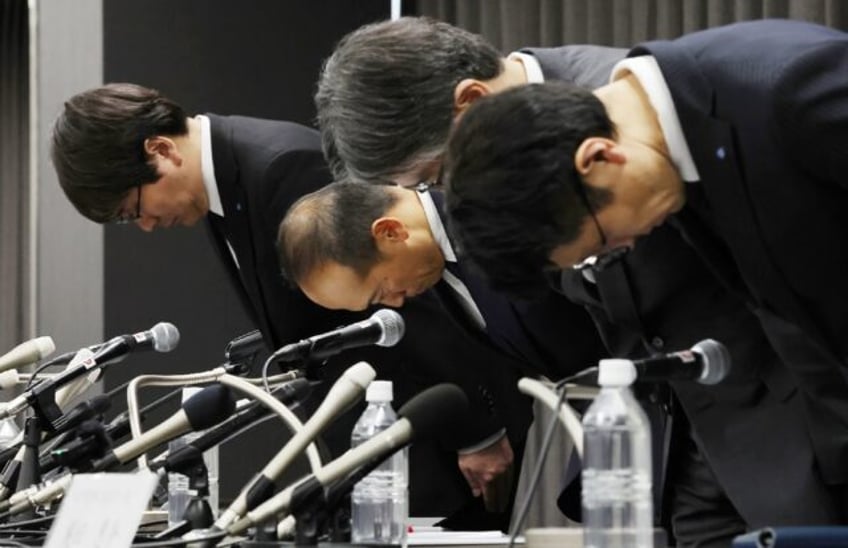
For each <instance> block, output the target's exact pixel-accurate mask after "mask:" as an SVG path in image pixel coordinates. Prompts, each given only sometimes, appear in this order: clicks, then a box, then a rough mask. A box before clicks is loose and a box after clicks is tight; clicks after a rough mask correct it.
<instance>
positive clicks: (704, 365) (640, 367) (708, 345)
mask: <svg viewBox="0 0 848 548" xmlns="http://www.w3.org/2000/svg"><path fill="white" fill-rule="evenodd" d="M730 365H731V360H730V352H728V351H727V348H726V347H725V346H724V345H723V344H721V343H720V342H718V341H715V340H713V339H705V340H703V341H701V342H699V343H698V344H696V345H695V346H693V347H692V348H691V349H689V350H682V351H680V352H672V353H671V354H666V355H664V356H655V357H651V358H645V359H642V360H635V361H634V362H633V366H634V367H635V368H636V378H637V380H640V381H649V382H650V381H670V380H694V381H697V382H698V383H700V384H707V385H712V384H718V383H719V382H721V381H722V380H723V379H724V377H726V376H727V373H728V372H729V371H730Z"/></svg>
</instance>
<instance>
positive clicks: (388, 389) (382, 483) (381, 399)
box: [350, 381, 409, 546]
mask: <svg viewBox="0 0 848 548" xmlns="http://www.w3.org/2000/svg"><path fill="white" fill-rule="evenodd" d="M365 398H366V400H367V401H368V407H367V408H366V409H365V412H364V413H362V416H361V417H360V418H359V420H358V421H357V422H356V426H354V428H353V435H352V436H351V442H350V445H351V447H356V446H357V445H359V444H361V443H362V442H364V441H365V440H367V439H369V438H371V437H372V436H374V435H375V434H377V433H378V432H381V431H383V430H385V429H386V428H388V427H389V426H391V425H392V423H394V422H395V421H396V420H397V415H396V414H395V411H394V409H392V405H391V402H392V383H391V382H390V381H374V382H372V383H371V384H370V385H369V386H368V391H367V392H366V395H365ZM408 478H409V453H408V450H407V449H405V448H404V449H401V450H400V451H398V452H396V453H394V454H393V455H392V456H391V457H390V458H388V459H386V461H385V462H383V463H382V464H381V465H380V466H378V467H377V468H375V469H374V471H372V472H371V473H370V474H368V475H367V476H365V477H364V478H363V479H362V480H361V481H360V482H359V483H357V484H356V485H355V486H354V488H353V495H352V497H351V537H352V538H351V541H352V542H353V543H354V544H391V545H402V546H406V528H407V522H408V521H409V494H408V489H407V487H408V484H409V479H408Z"/></svg>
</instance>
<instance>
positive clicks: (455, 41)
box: [315, 17, 503, 182]
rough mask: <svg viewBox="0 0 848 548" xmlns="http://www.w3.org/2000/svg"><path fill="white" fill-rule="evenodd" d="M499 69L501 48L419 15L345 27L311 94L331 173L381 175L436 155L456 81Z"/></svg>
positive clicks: (441, 146)
mask: <svg viewBox="0 0 848 548" xmlns="http://www.w3.org/2000/svg"><path fill="white" fill-rule="evenodd" d="M502 71H503V65H502V60H501V54H500V52H499V51H498V50H497V49H496V48H495V47H494V46H492V45H491V44H490V43H489V42H487V41H486V40H485V39H484V38H483V37H481V36H478V35H476V34H473V33H470V32H468V31H466V30H463V29H460V28H457V27H454V26H452V25H449V24H447V23H443V22H440V21H436V20H433V19H429V18H426V17H403V18H401V19H398V20H395V21H384V22H380V23H374V24H371V25H366V26H364V27H361V28H360V29H358V30H356V31H354V32H352V33H350V34H348V35H347V36H345V37H344V38H343V39H342V40H341V42H340V43H339V44H338V46H337V47H336V50H335V51H334V52H333V54H332V56H330V58H329V59H327V61H326V62H325V63H324V67H323V69H322V71H321V77H320V79H319V81H318V92H317V94H316V95H315V103H316V106H317V109H318V125H319V126H320V128H321V138H322V141H323V146H324V154H325V155H326V156H327V160H328V162H329V164H330V167H331V168H332V169H333V173H334V175H337V176H338V175H340V174H342V173H346V174H347V175H349V176H350V177H351V178H352V179H353V180H354V181H358V182H362V181H365V182H374V181H388V180H391V178H392V176H393V175H397V174H398V173H401V172H403V171H406V170H408V169H410V168H412V167H414V166H415V165H416V164H418V163H419V162H426V161H428V160H431V159H434V158H437V157H440V156H441V154H442V152H443V150H444V145H445V142H446V140H447V136H448V132H449V131H450V127H451V123H452V120H453V102H454V101H453V92H454V88H455V87H456V85H457V84H458V83H459V82H460V81H462V80H463V79H465V78H476V79H481V80H488V79H491V78H494V77H496V76H497V75H498V74H500V73H501V72H502Z"/></svg>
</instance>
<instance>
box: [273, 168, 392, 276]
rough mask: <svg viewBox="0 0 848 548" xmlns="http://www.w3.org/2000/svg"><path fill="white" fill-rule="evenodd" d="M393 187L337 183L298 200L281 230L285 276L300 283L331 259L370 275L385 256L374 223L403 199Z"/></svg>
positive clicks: (283, 222)
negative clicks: (380, 253) (382, 254)
mask: <svg viewBox="0 0 848 548" xmlns="http://www.w3.org/2000/svg"><path fill="white" fill-rule="evenodd" d="M390 189H391V186H389V185H364V184H362V183H352V182H349V181H343V182H335V183H331V184H329V185H327V186H325V187H324V188H322V189H320V190H316V191H315V192H312V193H311V194H307V195H306V196H303V197H301V198H300V199H299V200H298V201H296V202H295V203H294V205H292V206H291V207H290V208H289V210H288V212H287V213H286V216H285V217H284V218H283V221H282V222H281V223H280V229H279V231H278V233H277V251H278V255H279V259H280V266H281V268H282V272H283V276H284V277H285V278H286V279H287V280H288V281H289V282H291V283H293V284H295V285H296V284H299V283H300V282H302V281H303V279H304V278H305V277H306V276H308V275H309V274H310V273H312V272H313V271H315V269H316V268H320V267H321V266H322V265H324V264H326V263H327V262H328V261H334V262H337V263H339V264H341V265H343V266H348V267H350V268H352V269H353V270H354V271H355V272H356V273H357V274H359V275H360V276H363V277H364V276H366V275H367V274H368V272H369V271H370V270H371V268H372V267H373V266H374V265H375V264H376V263H377V261H378V259H379V257H380V256H379V250H378V249H377V244H376V242H375V241H374V237H373V236H372V234H371V223H373V222H374V221H375V220H376V219H378V218H380V217H381V216H382V215H384V214H385V213H386V211H388V210H389V209H390V208H391V207H392V206H393V205H394V204H395V203H397V201H398V196H397V194H395V193H394V192H391V190H390Z"/></svg>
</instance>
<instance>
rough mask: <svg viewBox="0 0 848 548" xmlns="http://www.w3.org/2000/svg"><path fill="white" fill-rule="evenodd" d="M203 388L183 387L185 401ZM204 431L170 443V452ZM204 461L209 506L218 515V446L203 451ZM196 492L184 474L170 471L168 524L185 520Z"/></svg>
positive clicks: (173, 451)
mask: <svg viewBox="0 0 848 548" xmlns="http://www.w3.org/2000/svg"><path fill="white" fill-rule="evenodd" d="M200 390H201V388H200V387H196V386H190V387H186V388H183V394H182V398H183V403H185V401H186V400H187V399H189V398H190V397H192V396H193V395H194V394H196V393H197V392H199V391H200ZM202 434H203V432H190V433H188V434H185V435H184V436H180V437H179V438H176V439H175V440H173V441H171V442H170V443H168V452H170V453H175V452H176V451H177V450H178V449H179V448H180V447H183V446H185V445H187V444H189V443H191V442H192V441H194V440H195V439H197V438H198V437H200V436H201V435H202ZM203 462H204V463H205V464H206V470H207V474H208V478H209V506H210V507H211V508H212V513H213V514H214V515H215V516H217V515H218V447H217V446H216V447H213V448H211V449H209V450H207V451H204V452H203ZM194 495H195V492H194V490H192V489H191V488H190V487H189V480H188V477H187V476H184V475H183V474H176V473H173V472H171V473H168V524H169V525H174V524H175V523H179V522H180V521H182V520H183V514H184V513H185V509H186V507H187V506H188V504H189V502H191V499H192V498H193V497H194Z"/></svg>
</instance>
